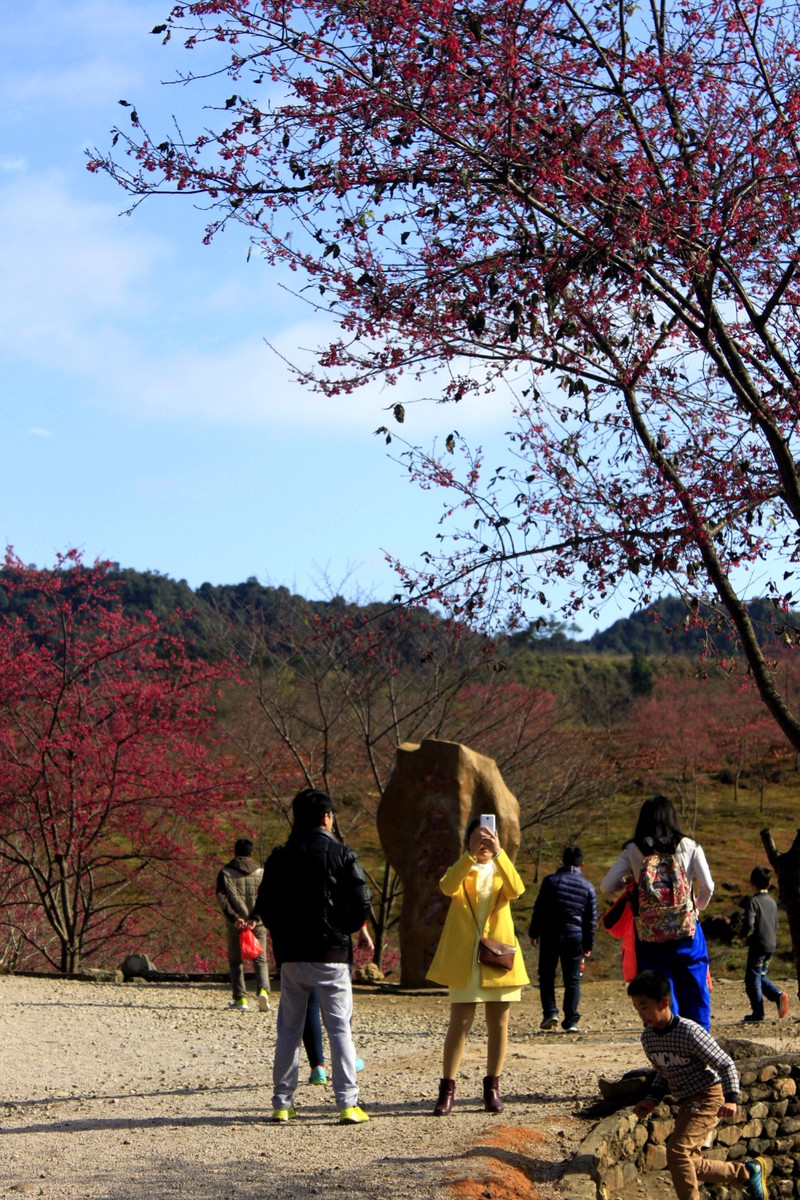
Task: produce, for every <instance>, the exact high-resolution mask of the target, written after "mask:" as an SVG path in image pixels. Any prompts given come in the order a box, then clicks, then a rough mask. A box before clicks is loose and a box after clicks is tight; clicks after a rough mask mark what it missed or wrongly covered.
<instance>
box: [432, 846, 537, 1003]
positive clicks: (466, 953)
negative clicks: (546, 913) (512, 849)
mask: <svg viewBox="0 0 800 1200" xmlns="http://www.w3.org/2000/svg"><path fill="white" fill-rule="evenodd" d="M476 862H477V859H475V858H473V857H472V855H471V854H470V853H469V852H466V853H464V854H462V855H461V858H460V859H459V860H458V862H457V863H454V864H453V866H452V867H450V869H449V871H446V872H445V874H444V875H443V876H442V878H441V879H440V880H439V887H440V888H441V889H442V891H443V892H444V894H445V896H450V907H449V909H448V910H447V916H446V917H445V922H444V928H443V929H442V936H441V937H440V938H439V945H438V946H437V947H436V953H435V954H434V956H433V962H432V963H431V965H430V968H429V969H428V973H427V978H428V979H430V980H432V981H433V982H434V983H444V984H446V985H447V986H448V987H454V988H461V987H467V986H468V984H469V981H470V976H471V974H472V955H473V954H475V953H477V943H476V935H477V927H476V925H475V917H474V916H473V913H477V911H478V901H477V896H476V894H475V891H476V888H475V875H474V874H470V873H471V871H472V868H473V867H474V865H475V863H476ZM494 865H495V868H496V870H495V873H494V878H493V880H492V903H491V907H490V909H489V917H488V920H487V922H486V926H485V928H484V929H482V930H481V936H482V937H489V938H494V939H495V940H496V941H498V942H506V943H507V944H508V945H512V946H516V947H517V953H516V954H515V955H514V965H513V967H512V968H511V970H510V971H498V970H497V968H496V967H486V966H483V964H481V987H489V988H491V987H504V988H509V987H519V986H521V985H522V984H523V983H529V982H530V981H529V979H528V973H527V971H526V970H525V963H524V962H523V960H522V952H521V950H520V948H519V942H518V941H517V935H516V934H515V932H514V922H513V919H512V917H511V905H510V901H511V900H517V899H518V898H519V897H520V896H521V895H522V893H523V892H524V891H525V886H524V884H523V882H522V880H521V879H520V877H519V875H518V874H517V871H516V869H515V867H514V864H513V863H512V861H511V859H510V858H509V857H508V855H507V854H506V852H505V850H501V851H500V853H499V854H498V856H497V858H496V859H495V860H494ZM467 895H469V902H468V901H467ZM470 904H472V909H471V910H470V907H469V905H470Z"/></svg>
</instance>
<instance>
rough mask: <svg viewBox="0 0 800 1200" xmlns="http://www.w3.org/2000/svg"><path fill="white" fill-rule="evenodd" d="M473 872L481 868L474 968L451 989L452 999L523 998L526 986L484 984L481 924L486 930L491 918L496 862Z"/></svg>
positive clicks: (472, 1001) (464, 1001) (477, 866)
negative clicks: (464, 982)
mask: <svg viewBox="0 0 800 1200" xmlns="http://www.w3.org/2000/svg"><path fill="white" fill-rule="evenodd" d="M472 871H477V873H478V876H477V879H476V881H475V894H476V896H477V898H478V912H477V918H478V923H477V925H476V926H475V941H474V942H473V944H472V971H471V974H470V977H469V983H468V984H467V986H466V987H461V988H454V987H451V988H449V989H448V998H449V1000H450V1003H451V1004H490V1003H492V1002H494V1001H506V1000H507V1001H513V1000H520V999H521V998H522V988H519V987H481V968H480V963H479V962H478V938H479V933H478V926H480V928H481V929H484V928H485V927H486V922H487V920H488V919H489V906H490V904H491V902H492V880H493V878H494V872H495V866H494V862H493V861H492V860H491V859H490V860H489V862H487V863H475V866H474V867H473V868H472ZM470 873H472V872H470ZM517 953H519V951H517Z"/></svg>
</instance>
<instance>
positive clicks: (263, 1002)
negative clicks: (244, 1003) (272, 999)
mask: <svg viewBox="0 0 800 1200" xmlns="http://www.w3.org/2000/svg"><path fill="white" fill-rule="evenodd" d="M256 1001H257V1002H258V1007H259V1008H260V1009H261V1011H262V1012H269V992H268V991H267V989H266V988H259V990H258V995H257V996H256Z"/></svg>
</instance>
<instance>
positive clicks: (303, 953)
mask: <svg viewBox="0 0 800 1200" xmlns="http://www.w3.org/2000/svg"><path fill="white" fill-rule="evenodd" d="M292 818H293V820H292V832H291V834H290V835H289V839H288V841H287V842H286V845H285V846H278V847H276V848H275V849H274V850H273V851H272V853H271V854H270V856H269V858H268V859H267V861H266V863H265V864H264V878H263V879H262V882H261V887H260V889H259V892H258V899H257V902H256V912H257V914H258V915H259V916H260V917H261V918H262V920H263V921H264V924H265V925H266V926H267V928H268V929H269V931H270V935H271V936H272V943H273V947H274V951H275V957H276V959H277V960H278V961H279V962H280V964H281V1000H280V1005H279V1008H278V1022H277V1040H276V1043H275V1058H274V1062H273V1067H272V1081H273V1088H274V1092H273V1097H272V1105H273V1108H272V1120H273V1121H276V1122H284V1121H289V1120H291V1119H292V1118H294V1117H295V1116H296V1115H297V1114H296V1112H295V1107H294V1094H295V1089H296V1088H297V1079H298V1073H299V1063H300V1043H301V1040H302V1036H303V1027H304V1024H305V1020H306V1012H307V1009H308V999H309V994H310V992H311V989H312V988H314V989H316V992H317V995H318V997H319V1005H320V1010H321V1013H322V1020H323V1023H324V1025H325V1029H326V1031H327V1034H328V1041H329V1043H330V1052H331V1083H332V1084H333V1092H334V1097H335V1099H336V1104H337V1107H338V1108H339V1122H340V1124H342V1125H357V1124H361V1123H362V1122H364V1121H368V1120H369V1117H368V1115H367V1113H366V1112H364V1110H363V1108H361V1107H360V1106H359V1103H358V1084H357V1082H356V1052H355V1048H354V1046H353V1036H352V1033H351V1030H350V1020H351V1017H352V1014H353V990H352V986H351V978H350V977H351V968H350V958H351V953H352V950H351V946H352V943H351V941H350V935H351V934H353V933H356V932H358V931H359V930H360V929H362V928H363V926H364V923H365V921H366V920H367V917H368V915H369V911H370V893H369V888H368V886H367V882H366V879H365V877H364V872H363V870H362V868H361V864H360V862H359V861H358V857H357V855H356V853H355V851H354V850H351V849H350V847H349V846H346V845H345V844H344V843H343V842H340V841H338V840H337V839H336V837H334V833H333V828H334V809H333V801H332V800H331V798H330V796H329V795H328V794H327V793H326V792H321V791H317V790H316V789H314V788H305V789H304V790H303V791H301V792H298V793H297V795H296V796H295V798H294V800H293V802H292Z"/></svg>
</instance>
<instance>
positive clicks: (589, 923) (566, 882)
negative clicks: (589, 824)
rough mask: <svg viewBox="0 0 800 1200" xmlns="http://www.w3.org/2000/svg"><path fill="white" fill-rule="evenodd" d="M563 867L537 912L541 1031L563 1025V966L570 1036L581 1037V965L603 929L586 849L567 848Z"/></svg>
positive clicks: (533, 928) (548, 882)
mask: <svg viewBox="0 0 800 1200" xmlns="http://www.w3.org/2000/svg"><path fill="white" fill-rule="evenodd" d="M561 862H562V866H560V867H559V868H558V870H557V871H556V872H554V874H552V875H546V876H545V877H544V879H543V880H542V886H541V887H540V889H539V895H538V896H537V897H536V903H535V904H534V906H533V914H532V916H531V924H530V929H529V930H528V934H529V937H530V939H531V945H532V946H538V947H539V995H540V997H541V1001H542V1023H541V1025H540V1026H539V1028H540V1029H546V1030H550V1029H555V1028H556V1026H557V1025H558V1006H557V1004H556V967H557V965H558V963H559V962H560V963H561V975H562V978H563V981H564V1020H563V1021H562V1022H561V1028H562V1029H563V1030H564V1032H565V1033H578V1022H579V1021H580V1019H581V1014H580V1010H579V1007H578V1006H579V1004H580V998H581V963H582V960H583V959H584V958H588V957H589V955H590V954H591V953H592V948H593V947H594V934H595V929H596V928H597V893H596V892H595V890H594V887H593V886H592V884H591V883H589V880H588V879H584V877H583V872H582V871H581V866H582V865H583V862H584V856H583V852H582V850H581V848H580V846H565V847H564V853H563V855H562V858H561Z"/></svg>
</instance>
